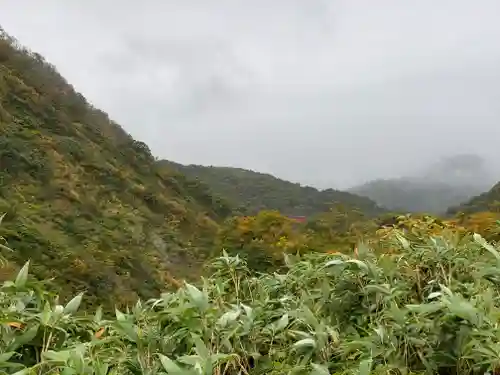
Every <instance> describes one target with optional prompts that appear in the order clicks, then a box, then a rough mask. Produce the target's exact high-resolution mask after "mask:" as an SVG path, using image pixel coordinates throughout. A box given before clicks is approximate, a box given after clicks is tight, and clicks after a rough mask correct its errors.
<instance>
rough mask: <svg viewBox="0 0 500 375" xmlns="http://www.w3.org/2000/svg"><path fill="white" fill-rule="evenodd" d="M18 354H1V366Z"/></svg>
mask: <svg viewBox="0 0 500 375" xmlns="http://www.w3.org/2000/svg"><path fill="white" fill-rule="evenodd" d="M14 354H16V352H8V353H2V354H0V364H1V363H4V362H7V361H8V360H9V359H11V358H12V356H13V355H14Z"/></svg>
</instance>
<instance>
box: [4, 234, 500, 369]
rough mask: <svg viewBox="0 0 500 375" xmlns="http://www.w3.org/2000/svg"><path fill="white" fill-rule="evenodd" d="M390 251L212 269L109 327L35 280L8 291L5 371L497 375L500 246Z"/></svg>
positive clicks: (443, 244) (409, 237)
mask: <svg viewBox="0 0 500 375" xmlns="http://www.w3.org/2000/svg"><path fill="white" fill-rule="evenodd" d="M419 230H421V231H422V229H419ZM384 241H387V243H390V245H391V247H392V249H395V250H394V253H391V254H386V253H383V252H379V250H378V249H377V248H373V249H372V248H370V247H368V246H366V245H360V246H358V258H354V257H350V256H349V255H342V254H327V255H322V254H306V255H302V256H293V257H290V258H289V259H288V260H287V269H284V270H282V271H280V273H274V274H254V273H252V272H251V271H250V270H249V269H248V268H247V267H246V264H245V261H244V260H243V259H241V258H238V257H230V256H228V255H227V254H224V256H223V257H220V258H218V259H215V260H214V262H213V263H212V265H211V267H212V270H213V274H212V276H211V277H210V278H208V279H206V280H202V281H201V282H200V283H196V284H195V283H193V284H185V285H184V286H183V287H182V288H180V289H179V290H177V291H175V292H169V293H165V294H163V295H162V296H161V297H159V298H158V299H153V300H150V301H146V302H138V303H136V304H134V305H133V306H131V307H130V308H129V309H121V311H120V310H116V313H115V316H114V317H112V318H111V317H105V316H103V313H102V310H100V309H98V311H96V312H95V313H94V312H86V311H80V309H79V308H78V307H79V305H80V303H81V301H82V299H83V298H85V297H84V296H83V295H77V296H75V297H74V298H73V299H69V302H67V303H66V304H65V305H64V304H62V305H61V304H60V303H59V302H58V301H57V300H56V299H54V298H53V297H52V296H51V295H50V294H47V293H45V292H37V291H35V288H36V287H37V285H38V284H37V282H31V278H30V282H28V281H27V280H28V273H27V270H28V267H26V272H24V271H23V273H22V274H21V275H22V276H20V277H18V278H19V281H18V283H17V285H19V286H20V287H15V284H16V282H12V283H11V284H4V286H2V287H0V306H1V309H0V311H2V316H1V317H0V335H1V336H0V339H1V340H0V353H4V354H0V370H2V371H3V370H4V369H9V370H8V372H7V373H13V372H15V371H25V373H26V374H27V373H29V372H30V371H31V372H32V373H36V372H37V371H41V369H43V371H45V372H46V373H61V374H66V373H67V374H69V373H73V374H74V373H78V374H96V375H100V374H103V375H104V374H106V375H110V374H139V373H145V374H193V375H194V374H196V375H199V374H207V375H208V374H216V375H237V374H248V375H255V374H271V375H273V374H280V375H281V374H312V375H325V374H329V373H335V374H347V373H359V374H363V375H365V374H386V373H407V374H416V373H420V374H423V373H432V374H435V373H443V372H446V371H450V369H453V371H456V373H458V374H461V375H462V374H467V375H469V374H470V375H474V374H477V373H486V372H488V371H489V372H490V373H494V372H495V371H497V369H498V368H499V365H500V346H499V344H498V342H500V327H499V324H498V322H499V321H500V288H499V283H498V281H497V280H500V274H499V273H498V257H497V255H495V254H498V253H496V251H497V250H496V246H495V245H494V244H488V243H485V242H484V241H483V240H481V239H478V237H477V236H476V237H473V236H472V235H471V236H469V237H463V238H461V239H460V241H457V238H456V236H455V235H454V234H453V232H450V233H443V234H441V235H440V236H433V235H432V234H430V233H429V234H428V235H426V236H423V235H421V232H419V233H418V235H416V234H412V233H403V232H394V233H392V235H389V236H387V237H386V238H385V239H384ZM387 243H381V244H380V246H381V247H383V248H387ZM492 249H493V250H494V251H492ZM23 280H24V281H23ZM21 286H22V287H21ZM30 353H32V354H30ZM16 366H17V367H16ZM19 366H26V367H27V369H23V367H19Z"/></svg>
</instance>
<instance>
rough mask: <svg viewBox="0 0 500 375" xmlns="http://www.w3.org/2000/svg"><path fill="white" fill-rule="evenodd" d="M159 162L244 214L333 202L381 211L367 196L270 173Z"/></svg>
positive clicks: (297, 211)
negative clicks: (317, 186) (322, 187)
mask: <svg viewBox="0 0 500 375" xmlns="http://www.w3.org/2000/svg"><path fill="white" fill-rule="evenodd" d="M160 164H162V165H167V166H172V167H175V168H177V170H178V171H180V172H182V173H184V174H185V175H186V176H189V177H191V178H196V179H199V181H202V182H204V183H206V184H207V185H208V186H210V188H211V189H212V190H213V191H214V193H215V194H218V195H220V196H222V197H224V198H226V199H227V200H228V202H230V204H231V205H232V206H234V207H237V208H238V209H239V211H240V212H241V213H244V214H256V213H257V212H259V211H262V210H277V211H280V212H281V213H282V214H284V215H299V216H300V215H304V216H309V215H313V214H317V213H320V212H324V211H328V210H329V208H330V207H331V205H332V204H334V203H340V204H342V205H344V206H345V207H351V208H357V209H359V210H361V211H362V212H363V213H365V214H366V215H369V216H373V215H378V214H380V213H383V212H385V210H383V209H382V208H380V207H379V206H377V204H376V203H375V202H373V201H372V200H370V199H369V198H365V197H361V196H358V195H355V194H352V193H348V192H344V191H339V190H334V189H327V190H318V189H315V188H313V187H310V186H302V185H300V184H296V183H292V182H289V181H285V180H282V179H279V178H276V177H274V176H272V175H270V174H265V173H258V172H254V171H250V170H246V169H241V168H230V167H213V166H210V167H207V166H201V165H181V164H177V163H172V162H169V161H161V162H160Z"/></svg>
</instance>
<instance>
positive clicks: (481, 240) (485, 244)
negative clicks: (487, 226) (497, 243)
mask: <svg viewBox="0 0 500 375" xmlns="http://www.w3.org/2000/svg"><path fill="white" fill-rule="evenodd" d="M473 238H474V241H475V242H476V243H478V244H479V245H481V246H482V248H483V249H485V250H487V251H489V252H490V253H491V254H493V256H494V257H495V258H496V260H497V261H500V253H499V252H498V251H497V249H495V248H494V247H493V246H492V245H491V244H489V243H488V241H486V239H484V238H483V237H482V236H481V235H480V234H478V233H474V235H473Z"/></svg>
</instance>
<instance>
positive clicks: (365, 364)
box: [359, 358, 373, 375]
mask: <svg viewBox="0 0 500 375" xmlns="http://www.w3.org/2000/svg"><path fill="white" fill-rule="evenodd" d="M372 362H373V360H372V359H371V358H369V359H364V360H362V361H361V362H360V363H359V375H370V372H371V370H372Z"/></svg>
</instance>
